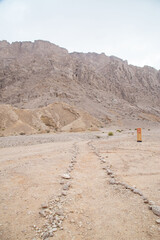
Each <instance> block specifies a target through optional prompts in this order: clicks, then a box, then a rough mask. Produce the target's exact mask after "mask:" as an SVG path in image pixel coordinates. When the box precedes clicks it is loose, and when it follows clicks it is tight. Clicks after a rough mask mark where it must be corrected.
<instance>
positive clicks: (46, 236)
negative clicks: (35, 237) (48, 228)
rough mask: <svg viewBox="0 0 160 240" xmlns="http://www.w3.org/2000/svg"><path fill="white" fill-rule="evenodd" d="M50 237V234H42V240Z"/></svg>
mask: <svg viewBox="0 0 160 240" xmlns="http://www.w3.org/2000/svg"><path fill="white" fill-rule="evenodd" d="M48 237H50V234H49V232H45V233H43V234H42V238H43V239H46V238H48Z"/></svg>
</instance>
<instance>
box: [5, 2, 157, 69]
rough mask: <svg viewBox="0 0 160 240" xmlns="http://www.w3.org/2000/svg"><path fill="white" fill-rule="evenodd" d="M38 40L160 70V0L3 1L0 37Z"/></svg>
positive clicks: (9, 39)
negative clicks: (103, 54)
mask: <svg viewBox="0 0 160 240" xmlns="http://www.w3.org/2000/svg"><path fill="white" fill-rule="evenodd" d="M38 39H41V40H48V41H50V42H52V43H55V44H57V45H59V46H61V47H64V48H66V49H67V50H68V51H69V52H74V51H76V52H97V53H102V52H103V53H105V54H106V55H107V56H111V55H114V56H117V57H119V58H122V59H123V60H128V63H129V64H133V65H137V66H144V65H149V66H152V67H154V68H156V69H160V0H0V40H7V41H9V42H10V43H11V42H15V41H34V40H38Z"/></svg>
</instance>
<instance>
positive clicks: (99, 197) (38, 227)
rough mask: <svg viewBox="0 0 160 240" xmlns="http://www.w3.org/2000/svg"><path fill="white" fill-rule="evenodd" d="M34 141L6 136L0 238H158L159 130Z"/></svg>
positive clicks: (0, 174) (0, 157)
mask: <svg viewBox="0 0 160 240" xmlns="http://www.w3.org/2000/svg"><path fill="white" fill-rule="evenodd" d="M33 138H34V137H33V136H30V137H29V136H27V137H26V136H21V137H15V138H14V137H13V138H5V139H4V140H2V139H1V143H0V144H1V146H2V145H3V147H2V148H1V149H0V213H1V214H0V239H2V240H20V239H21V240H22V239H23V240H30V239H31V240H32V239H34V240H38V239H56V240H62V239H64V240H72V239H73V240H82V239H83V240H100V239H102V240H115V239H118V240H133V239H136V240H149V239H152V240H153V239H154V240H159V239H160V224H157V223H156V220H157V219H158V217H157V216H156V215H154V214H153V212H152V210H149V208H148V207H149V205H150V204H148V203H144V200H146V199H147V200H149V201H154V202H155V204H156V205H160V162H159V156H160V148H159V146H160V138H159V131H158V130H151V131H148V130H144V131H143V142H142V143H137V142H136V134H135V132H134V131H129V130H125V131H123V132H121V133H118V132H116V131H114V136H112V137H108V136H107V131H105V130H103V132H99V133H85V134H84V133H82V134H81V133H79V134H77V133H75V134H74V133H72V134H66V133H65V134H64V133H62V134H60V135H59V134H57V135H56V134H55V135H54V136H50V137H47V138H48V140H47V143H44V142H43V140H44V138H45V137H44V135H43V136H41V135H39V137H37V139H39V140H36V141H35V138H34V141H33ZM26 139H27V140H26ZM49 139H52V140H49ZM56 139H57V140H56ZM2 141H3V144H2ZM45 141H46V140H45ZM52 141H53V142H52ZM15 142H18V144H16V143H15ZM38 142H41V144H38ZM13 143H14V144H13ZM33 143H34V144H35V145H32V144H33ZM7 144H8V145H9V146H10V147H8V146H7ZM22 145H23V146H22ZM24 145H26V146H24ZM64 174H66V175H64ZM127 186H128V187H127ZM130 187H131V188H132V187H134V189H136V190H138V191H139V192H138V193H136V192H135V193H134V192H133V189H130ZM141 195H142V196H141ZM41 204H43V205H41ZM52 235H53V237H51V236H52Z"/></svg>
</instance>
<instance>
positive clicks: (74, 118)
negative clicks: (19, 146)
mask: <svg viewBox="0 0 160 240" xmlns="http://www.w3.org/2000/svg"><path fill="white" fill-rule="evenodd" d="M101 126H102V123H101V122H100V121H98V120H97V119H95V118H94V117H92V116H90V115H89V114H88V113H86V112H84V111H80V110H78V109H76V108H75V107H72V106H70V105H68V104H65V103H54V104H50V105H48V106H47V107H43V108H37V109H18V108H15V107H12V106H10V105H5V104H2V105H0V136H9V135H19V134H21V135H24V134H35V133H49V132H58V131H63V132H77V131H86V130H88V131H92V130H98V128H99V127H101Z"/></svg>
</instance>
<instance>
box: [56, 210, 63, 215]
mask: <svg viewBox="0 0 160 240" xmlns="http://www.w3.org/2000/svg"><path fill="white" fill-rule="evenodd" d="M55 214H57V215H58V216H63V212H62V211H61V210H57V211H56V213H55Z"/></svg>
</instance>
